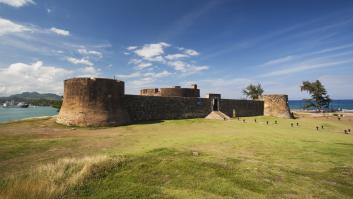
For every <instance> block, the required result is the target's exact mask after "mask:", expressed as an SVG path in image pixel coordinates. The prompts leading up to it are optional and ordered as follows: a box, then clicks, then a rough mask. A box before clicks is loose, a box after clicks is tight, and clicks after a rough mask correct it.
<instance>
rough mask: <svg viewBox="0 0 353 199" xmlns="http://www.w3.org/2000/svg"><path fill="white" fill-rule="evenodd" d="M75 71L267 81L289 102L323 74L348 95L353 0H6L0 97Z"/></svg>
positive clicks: (215, 85) (170, 79)
mask: <svg viewBox="0 0 353 199" xmlns="http://www.w3.org/2000/svg"><path fill="white" fill-rule="evenodd" d="M76 76H96V77H109V78H113V77H114V76H115V78H117V79H121V80H124V81H125V85H126V92H127V93H132V94H137V93H138V91H139V89H141V88H147V87H166V86H167V87H169V86H174V85H181V86H190V84H192V83H197V84H198V85H199V88H200V89H201V92H202V93H201V94H202V95H204V94H206V93H208V92H215V93H221V94H222V95H223V97H225V98H243V96H242V93H241V90H242V89H243V88H244V87H245V86H246V85H248V84H250V83H261V84H262V86H263V87H264V89H265V93H268V94H270V93H285V94H288V95H289V98H290V99H301V98H305V97H307V96H308V95H307V94H306V93H301V92H300V88H299V86H300V84H301V82H302V81H304V80H311V81H313V80H317V79H319V80H321V81H322V82H323V83H324V85H325V86H326V88H327V90H328V92H329V94H330V95H331V97H332V98H334V99H352V98H353V92H352V86H353V1H343V0H337V1H325V0H321V1H307V0H306V1H299V0H296V1H260V0H257V1H256V0H251V1H248V0H247V1H245V0H244V1H240V0H239V1H232V0H223V1H222V0H215V1H207V0H192V1H181V0H174V1H172V0H168V1H165V0H159V1H157V0H150V1H140V0H136V1H135V0H129V1H127V0H126V1H118V0H111V1H108V0H104V1H98V0H90V1H84V0H75V1H72V0H60V1H51V0H45V1H44V0H43V1H42V0H0V96H7V95H10V94H13V93H19V92H23V91H39V92H53V93H58V94H62V92H63V80H64V79H67V78H70V77H76Z"/></svg>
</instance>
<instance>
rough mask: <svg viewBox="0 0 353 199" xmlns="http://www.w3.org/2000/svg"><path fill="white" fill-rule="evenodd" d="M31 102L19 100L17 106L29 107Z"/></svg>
mask: <svg viewBox="0 0 353 199" xmlns="http://www.w3.org/2000/svg"><path fill="white" fill-rule="evenodd" d="M28 106H29V104H27V103H25V102H19V103H18V104H17V107H20V108H28Z"/></svg>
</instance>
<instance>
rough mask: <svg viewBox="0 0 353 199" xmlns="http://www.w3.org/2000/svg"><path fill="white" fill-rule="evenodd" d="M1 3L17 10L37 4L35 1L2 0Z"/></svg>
mask: <svg viewBox="0 0 353 199" xmlns="http://www.w3.org/2000/svg"><path fill="white" fill-rule="evenodd" d="M0 3H3V4H6V5H8V6H12V7H15V8H19V7H22V6H26V5H30V4H35V2H34V1H33V0H0Z"/></svg>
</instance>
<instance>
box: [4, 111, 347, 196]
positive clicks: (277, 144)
mask: <svg viewBox="0 0 353 199" xmlns="http://www.w3.org/2000/svg"><path fill="white" fill-rule="evenodd" d="M242 119H243V118H242ZM242 119H241V120H240V121H238V120H231V121H214V120H205V119H190V120H169V121H158V122H151V123H141V124H134V125H129V126H122V127H115V128H71V127H64V126H61V125H58V124H55V122H54V119H39V120H29V121H21V122H14V123H7V124H0V198H353V134H352V132H351V134H349V135H346V134H344V133H343V130H344V129H349V128H350V129H353V123H352V122H349V121H338V120H336V119H332V118H331V119H330V118H328V119H325V118H316V119H313V118H301V119H297V120H287V119H278V118H271V117H248V118H244V119H246V123H243V121H242ZM254 119H256V120H257V122H256V123H255V121H254ZM275 120H277V121H278V124H275V122H274V121H275ZM266 121H269V125H266ZM292 122H293V123H296V122H298V123H299V126H298V127H297V126H296V125H294V127H291V125H290V123H292ZM316 126H319V127H320V129H319V131H317V130H316ZM321 126H323V127H324V128H323V129H321Z"/></svg>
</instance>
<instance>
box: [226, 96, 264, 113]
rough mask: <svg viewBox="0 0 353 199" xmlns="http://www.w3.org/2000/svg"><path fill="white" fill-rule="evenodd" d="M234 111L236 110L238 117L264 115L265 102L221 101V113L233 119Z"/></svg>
mask: <svg viewBox="0 0 353 199" xmlns="http://www.w3.org/2000/svg"><path fill="white" fill-rule="evenodd" d="M233 109H235V111H236V116H237V117H238V116H239V117H247V116H258V115H263V114H264V102H263V101H253V100H234V99H221V103H220V111H222V112H223V113H225V114H226V115H228V116H229V117H233Z"/></svg>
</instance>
